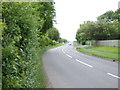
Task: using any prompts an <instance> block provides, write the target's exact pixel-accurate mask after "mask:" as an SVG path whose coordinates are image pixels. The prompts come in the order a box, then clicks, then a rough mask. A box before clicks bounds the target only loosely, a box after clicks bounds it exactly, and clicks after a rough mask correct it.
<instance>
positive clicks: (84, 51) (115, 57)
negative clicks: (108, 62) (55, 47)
mask: <svg viewBox="0 0 120 90" xmlns="http://www.w3.org/2000/svg"><path fill="white" fill-rule="evenodd" d="M77 50H78V51H80V52H83V53H87V54H90V55H95V56H98V57H103V58H108V59H114V60H118V61H119V60H120V58H118V55H117V54H112V53H106V52H95V51H92V50H90V49H85V48H77Z"/></svg>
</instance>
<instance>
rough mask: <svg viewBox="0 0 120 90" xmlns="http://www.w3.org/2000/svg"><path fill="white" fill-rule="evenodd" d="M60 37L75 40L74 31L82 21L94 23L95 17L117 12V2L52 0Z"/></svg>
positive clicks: (109, 0) (114, 0) (103, 0)
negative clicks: (108, 12)
mask: <svg viewBox="0 0 120 90" xmlns="http://www.w3.org/2000/svg"><path fill="white" fill-rule="evenodd" d="M54 1H55V9H56V20H57V24H55V25H54V26H55V27H56V28H57V29H58V30H59V32H60V36H61V37H62V38H65V39H67V40H69V41H74V40H75V35H76V31H77V29H78V28H79V25H80V24H82V23H84V21H88V20H90V21H96V17H97V16H100V15H102V14H103V13H105V12H106V11H109V10H113V11H115V10H117V9H118V2H119V0H54Z"/></svg>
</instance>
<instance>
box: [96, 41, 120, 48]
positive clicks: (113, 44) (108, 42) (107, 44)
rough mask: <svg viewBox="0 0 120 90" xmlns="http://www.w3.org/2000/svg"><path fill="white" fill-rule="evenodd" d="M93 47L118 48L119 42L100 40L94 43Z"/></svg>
mask: <svg viewBox="0 0 120 90" xmlns="http://www.w3.org/2000/svg"><path fill="white" fill-rule="evenodd" d="M94 45H95V46H116V47H117V46H119V47H120V40H100V41H97V42H95V43H94Z"/></svg>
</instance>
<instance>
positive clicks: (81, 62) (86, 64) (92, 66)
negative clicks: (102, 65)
mask: <svg viewBox="0 0 120 90" xmlns="http://www.w3.org/2000/svg"><path fill="white" fill-rule="evenodd" d="M76 61H77V62H80V63H82V64H84V65H86V66H88V67H91V68H92V67H93V66H92V65H89V64H87V63H84V62H82V61H80V60H78V59H76Z"/></svg>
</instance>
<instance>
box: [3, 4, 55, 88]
mask: <svg viewBox="0 0 120 90" xmlns="http://www.w3.org/2000/svg"><path fill="white" fill-rule="evenodd" d="M48 6H49V8H48ZM44 12H46V14H47V15H46V14H45V13H44ZM45 15H46V16H45ZM54 15H55V10H54V6H53V3H51V2H44V3H43V2H38V3H33V2H32V3H31V2H3V3H2V22H3V23H4V24H5V25H4V29H3V31H2V37H3V38H2V47H3V48H2V74H3V77H2V80H3V81H2V84H3V88H32V87H35V86H33V85H34V83H35V81H34V80H33V79H32V77H33V76H34V74H35V73H34V72H35V64H36V63H37V62H35V61H33V60H34V58H35V56H36V54H37V52H38V51H39V50H40V49H42V48H43V47H45V46H46V45H48V44H49V43H48V42H49V41H50V39H49V38H48V37H47V36H45V34H44V33H45V32H46V31H47V29H49V28H51V27H52V25H53V18H54ZM49 17H50V18H49ZM49 20H51V22H49ZM45 25H48V27H47V28H44V27H45ZM49 25H50V26H49ZM44 31H45V32H44Z"/></svg>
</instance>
